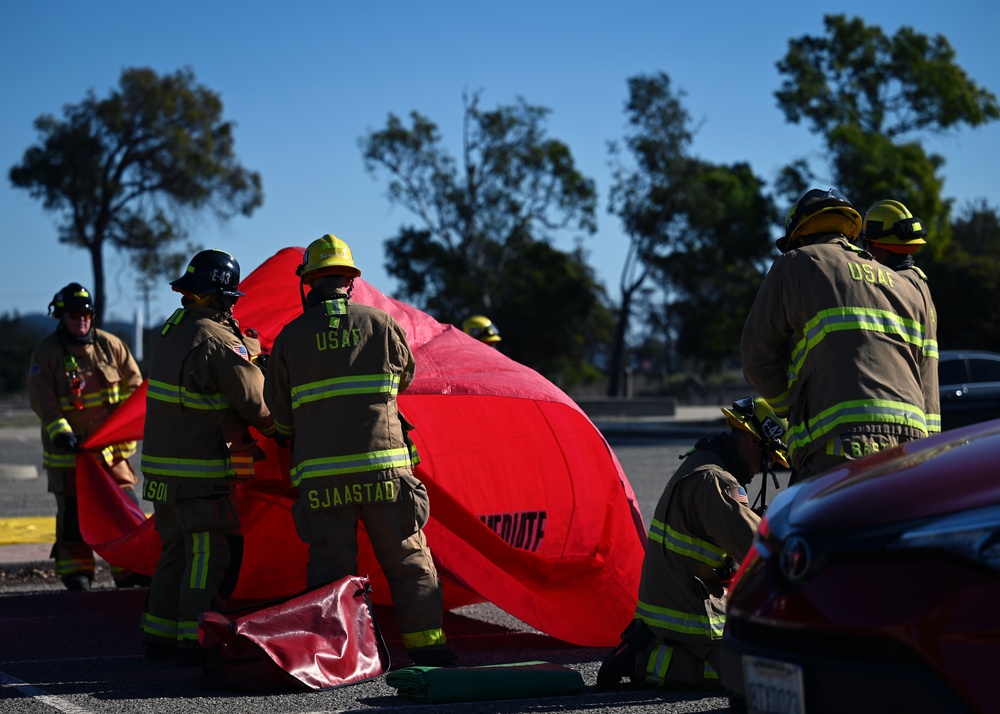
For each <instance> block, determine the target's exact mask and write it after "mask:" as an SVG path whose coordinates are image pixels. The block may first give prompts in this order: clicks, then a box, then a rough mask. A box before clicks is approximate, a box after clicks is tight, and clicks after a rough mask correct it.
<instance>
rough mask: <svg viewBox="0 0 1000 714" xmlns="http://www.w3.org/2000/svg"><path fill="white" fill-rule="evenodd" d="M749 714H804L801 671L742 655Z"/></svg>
mask: <svg viewBox="0 0 1000 714" xmlns="http://www.w3.org/2000/svg"><path fill="white" fill-rule="evenodd" d="M743 683H744V685H745V687H746V698H747V713H748V714H805V711H806V699H805V691H804V688H803V686H802V668H801V667H800V666H798V665H797V664H792V663H790V662H778V661H776V660H773V659H764V658H763V657H752V656H750V655H743Z"/></svg>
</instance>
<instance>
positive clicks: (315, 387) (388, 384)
mask: <svg viewBox="0 0 1000 714" xmlns="http://www.w3.org/2000/svg"><path fill="white" fill-rule="evenodd" d="M398 391H399V375H397V374H358V375H351V376H347V377H334V378H333V379H321V380H319V381H318V382H307V383H306V384H302V385H299V386H297V387H292V409H297V408H298V407H301V406H302V405H303V404H306V403H308V402H316V401H319V400H320V399H329V398H331V397H343V396H347V395H349V394H391V395H392V396H395V395H396V393H397V392H398Z"/></svg>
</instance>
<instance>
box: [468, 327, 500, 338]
mask: <svg viewBox="0 0 1000 714" xmlns="http://www.w3.org/2000/svg"><path fill="white" fill-rule="evenodd" d="M469 334H470V335H472V336H473V337H475V338H476V339H482V338H483V337H494V336H496V335H499V334H500V330H498V329H497V328H496V325H490V326H489V327H473V328H472V329H471V330H469Z"/></svg>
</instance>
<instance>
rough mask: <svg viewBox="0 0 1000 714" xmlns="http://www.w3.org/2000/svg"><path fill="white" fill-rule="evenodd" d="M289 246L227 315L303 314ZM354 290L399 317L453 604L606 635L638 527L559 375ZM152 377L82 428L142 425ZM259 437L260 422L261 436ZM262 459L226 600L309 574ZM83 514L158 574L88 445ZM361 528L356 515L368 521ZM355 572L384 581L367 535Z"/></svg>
mask: <svg viewBox="0 0 1000 714" xmlns="http://www.w3.org/2000/svg"><path fill="white" fill-rule="evenodd" d="M301 261H302V249H301V248H285V249H283V250H281V251H279V252H278V253H277V254H275V255H274V256H273V257H272V258H270V259H269V260H267V261H266V262H265V263H264V264H263V265H261V266H260V267H259V268H258V269H257V270H255V271H254V272H253V273H252V274H250V275H249V276H247V278H246V279H245V280H244V281H243V283H242V284H241V285H240V288H241V290H243V291H244V292H245V293H246V295H247V296H246V297H244V298H241V299H240V301H239V303H238V305H237V307H236V310H235V313H236V317H237V318H238V319H239V322H240V326H241V327H243V328H248V327H252V328H254V329H256V330H257V331H258V333H259V335H260V339H261V342H262V344H263V345H264V347H265V349H266V348H269V347H270V345H271V344H272V342H273V341H274V338H275V337H276V336H277V334H278V332H279V331H280V330H281V328H282V327H283V326H284V325H285V324H286V323H287V322H289V321H291V320H292V319H294V318H295V317H296V316H298V315H299V314H301V312H302V306H301V302H300V298H299V287H298V278H297V277H296V276H295V267H296V266H297V265H298V264H300V263H301ZM352 300H353V301H354V302H357V303H363V304H366V305H373V306H375V307H378V308H381V309H382V310H385V311H386V312H388V313H389V314H391V315H392V316H393V317H394V318H395V319H396V320H397V321H398V322H399V323H400V325H401V326H402V327H403V329H404V330H405V331H406V335H407V339H408V340H409V342H410V346H411V348H412V349H413V352H414V357H415V360H416V364H417V373H416V378H415V379H414V381H413V384H412V385H411V386H410V388H409V389H407V390H406V391H405V392H403V393H402V394H400V397H399V404H400V407H401V410H402V412H403V413H404V414H405V415H406V417H407V419H408V420H409V421H410V422H412V423H413V424H415V425H416V427H417V428H416V430H415V431H414V432H412V435H413V440H414V442H415V443H416V445H417V448H418V451H419V454H420V458H421V463H420V465H419V466H418V467H417V469H416V474H417V476H418V477H419V478H420V479H421V480H422V481H423V482H424V483H425V484H426V486H427V490H428V492H429V494H430V499H431V519H430V522H429V523H428V524H427V527H426V529H425V532H426V534H427V540H428V542H429V543H430V546H431V549H432V550H433V552H434V556H435V561H436V562H437V563H438V568H439V571H440V573H441V575H442V577H443V579H444V581H445V601H446V605H447V606H448V607H449V608H451V607H457V606H459V605H464V604H470V603H474V602H482V601H483V600H487V601H489V602H492V603H494V604H495V605H497V606H498V607H500V608H502V609H503V610H505V611H506V612H508V613H510V614H511V615H514V616H515V617H517V618H518V619H520V620H522V621H524V622H526V623H527V624H529V625H531V626H532V627H535V628H537V629H538V630H540V631H542V632H544V633H546V634H548V635H551V636H553V637H557V638H559V639H562V640H565V641H566V642H570V643H573V644H578V645H584V646H613V645H615V644H617V642H618V640H619V635H620V633H621V631H622V630H623V629H624V627H625V626H626V625H627V624H628V622H629V621H630V620H631V619H632V615H633V611H634V608H635V598H636V591H637V588H638V584H639V574H640V570H641V565H642V556H643V548H644V544H645V533H644V528H643V524H642V517H641V515H640V513H639V507H638V504H637V502H636V499H635V495H634V494H633V492H632V488H631V486H630V485H629V483H628V480H627V478H626V477H625V474H624V473H623V471H622V469H621V465H620V464H619V463H618V460H617V458H616V457H615V455H614V452H612V450H611V449H610V447H609V446H608V444H607V442H606V441H605V439H604V437H603V436H602V435H601V433H600V432H599V431H598V430H597V428H596V427H595V426H594V425H593V423H591V421H590V419H588V418H587V416H586V415H585V414H584V413H583V412H582V411H581V410H580V408H579V407H578V406H577V405H576V404H575V403H574V402H573V401H572V400H571V399H570V398H569V397H568V396H566V395H565V394H564V393H563V392H562V391H561V390H559V389H558V388H557V387H556V386H555V385H553V384H552V383H551V382H549V381H548V380H546V379H545V378H544V377H542V376H541V375H540V374H538V373H537V372H535V371H534V370H532V369H529V368H528V367H525V366H524V365H521V364H518V363H517V362H514V361H513V360H510V359H508V358H507V357H505V356H504V355H503V354H501V353H500V352H499V351H497V350H496V349H494V348H492V347H490V346H488V345H485V344H483V343H481V342H479V341H477V340H475V339H472V338H471V337H469V336H468V335H466V334H464V333H463V332H462V331H461V330H459V329H457V328H455V327H453V326H451V325H444V324H441V323H439V322H437V321H436V320H434V319H433V318H432V317H430V316H429V315H427V314H425V313H423V312H421V311H420V310H417V309H416V308H414V307H411V306H409V305H406V304H405V303H402V302H399V301H397V300H393V299H391V298H388V297H386V296H384V295H382V294H381V293H380V292H378V291H377V290H375V289H374V288H372V287H371V286H370V285H369V284H367V283H366V282H364V281H363V280H362V279H360V278H358V279H357V280H355V289H354V294H353V297H352ZM144 415H145V385H143V388H142V389H141V390H139V391H138V392H136V393H135V394H134V395H133V396H132V397H130V398H129V400H128V401H127V402H126V403H125V404H124V405H123V406H122V407H121V408H120V409H119V410H118V411H117V412H116V413H115V414H114V415H113V416H112V418H111V419H109V420H108V421H107V422H106V423H105V424H104V425H103V426H102V428H101V429H100V430H98V432H97V433H96V434H94V435H93V436H92V437H91V438H90V439H88V440H87V442H86V447H87V448H90V449H96V448H99V447H101V446H104V445H106V444H110V443H115V442H118V441H122V440H133V439H135V440H139V439H142V427H143V418H144ZM257 436H259V435H257ZM258 443H259V444H260V446H261V448H263V449H264V451H265V452H266V453H267V459H266V460H264V461H260V462H257V464H256V473H257V477H256V479H255V480H254V481H253V482H251V483H247V484H244V485H241V486H240V487H239V491H240V509H241V520H242V523H243V530H244V535H245V539H246V546H245V556H244V561H243V568H242V571H241V574H240V580H239V584H238V586H237V589H236V592H235V593H234V596H233V597H234V600H235V601H238V602H241V603H249V602H260V601H263V600H268V599H273V598H280V597H286V596H289V595H292V594H294V593H297V592H300V591H301V590H303V589H304V588H305V566H306V561H307V552H306V547H305V546H304V545H303V544H302V543H301V541H300V540H299V538H298V536H297V535H296V532H295V527H294V525H293V523H292V518H291V503H292V500H293V498H294V495H295V494H294V492H293V491H292V490H291V488H290V486H289V482H288V450H287V449H278V448H277V447H276V445H275V444H274V442H273V441H272V440H270V439H264V438H258ZM77 465H78V469H79V470H80V471H79V472H80V473H81V474H85V475H83V476H82V477H81V478H79V479H78V482H79V483H78V491H79V505H80V525H81V530H82V532H83V535H84V537H85V539H86V540H87V542H88V543H90V544H91V545H92V547H93V548H94V549H95V550H96V551H97V552H98V553H99V554H100V555H101V556H102V557H103V558H105V559H106V560H107V561H108V562H110V563H112V564H115V565H119V566H121V567H124V568H128V569H131V570H135V571H137V572H142V573H147V574H152V572H153V569H154V568H155V565H156V559H157V557H158V555H159V548H160V542H159V537H158V535H157V534H156V532H155V530H154V528H153V526H154V524H153V519H152V518H150V519H149V520H147V519H146V517H145V515H144V514H143V513H142V511H141V510H139V509H138V508H137V507H136V506H135V505H134V504H132V503H131V502H130V501H129V500H128V499H127V498H125V497H124V496H123V495H122V494H121V492H120V491H119V490H118V489H117V487H116V486H115V485H114V483H113V482H112V481H111V478H110V476H108V475H107V474H106V473H105V472H104V471H103V469H101V467H100V466H99V465H98V462H97V461H96V460H94V458H93V457H92V456H91V455H89V454H81V455H80V456H79V457H78V459H77ZM362 530H363V527H362ZM360 540H361V553H360V560H359V566H360V567H359V574H360V575H363V576H365V575H367V576H369V577H370V579H371V583H372V588H373V593H372V600H373V601H374V602H376V603H379V604H388V603H389V602H390V600H389V594H388V588H387V586H386V585H385V579H384V577H383V576H382V573H381V570H380V568H379V566H378V563H377V561H376V560H375V558H374V555H373V554H372V552H371V548H370V546H368V544H367V539H366V538H365V537H364V536H362V537H361V539H360Z"/></svg>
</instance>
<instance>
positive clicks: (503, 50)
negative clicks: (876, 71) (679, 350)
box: [0, 0, 1000, 321]
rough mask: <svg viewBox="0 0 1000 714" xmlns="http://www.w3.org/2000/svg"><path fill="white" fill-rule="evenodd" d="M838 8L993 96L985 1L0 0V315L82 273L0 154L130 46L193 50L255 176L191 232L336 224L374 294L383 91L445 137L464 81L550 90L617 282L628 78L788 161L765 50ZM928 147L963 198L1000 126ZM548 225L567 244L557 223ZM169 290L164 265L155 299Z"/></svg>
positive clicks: (269, 248) (240, 252)
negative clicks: (235, 201) (652, 82)
mask: <svg viewBox="0 0 1000 714" xmlns="http://www.w3.org/2000/svg"><path fill="white" fill-rule="evenodd" d="M841 12H842V13H845V14H847V15H848V16H860V17H861V18H862V19H863V20H864V21H865V22H866V23H868V24H874V25H879V26H881V27H882V28H883V30H884V31H885V32H886V33H887V34H892V33H894V32H895V31H896V30H897V29H898V27H899V26H900V25H904V24H905V25H909V26H912V27H913V28H915V29H916V30H917V31H919V32H922V33H925V34H929V35H933V34H937V33H941V34H943V35H945V36H946V37H947V38H948V40H949V41H950V42H951V44H952V46H953V47H954V48H955V50H956V52H957V61H958V63H959V65H961V66H962V67H963V68H964V69H965V71H966V72H967V73H968V74H969V76H970V77H971V78H972V79H973V80H975V81H976V82H977V83H979V84H980V85H981V86H985V87H986V88H987V89H989V90H991V91H992V92H994V94H998V95H1000V54H998V50H997V40H996V29H997V27H998V25H1000V4H998V3H997V2H996V0H974V1H963V0H957V1H954V2H941V0H916V1H915V2H895V1H892V2H885V1H880V2H871V1H870V0H869V1H866V2H840V3H837V2H830V3H802V2H787V1H785V0H781V1H771V0H768V1H767V2H757V3H747V2H739V3H737V2H715V3H694V2H685V3H681V2H670V1H668V0H658V1H643V2H638V1H630V0H616V1H615V2H611V1H608V2H590V1H588V0H577V1H575V2H554V1H553V2H540V1H539V0H533V1H531V2H525V1H523V0H508V1H507V2H502V3H485V2H476V1H474V0H473V1H470V0H464V1H463V2H458V1H452V0H449V1H448V2H436V1H434V0H426V1H425V2H418V3H417V2H406V3H404V2H381V3H374V2H373V3H361V2H356V3H348V2H333V1H329V2H287V3H275V2H266V3H265V2H259V1H258V0H245V1H243V2H211V1H205V0H202V1H201V2H190V1H189V0H173V2H169V3H165V2H161V3H152V2H135V0H128V1H124V0H102V1H100V2H71V1H70V0H62V1H59V2H56V1H54V0H32V1H31V2H3V3H0V61H2V67H3V69H2V75H0V96H2V97H3V110H2V111H0V169H2V171H3V175H2V180H0V217H2V227H3V231H4V240H3V245H4V259H3V260H2V261H0V314H4V313H10V312H13V311H14V310H17V311H18V312H20V313H21V314H27V313H32V312H44V311H45V308H46V305H47V304H48V302H49V300H50V299H51V297H52V295H53V293H54V292H55V291H56V290H57V289H58V288H60V287H62V286H63V285H65V284H66V283H68V282H70V281H74V280H76V281H79V282H82V283H83V284H85V285H87V286H90V287H93V279H92V272H91V268H90V263H89V254H88V253H86V252H85V251H83V250H79V249H70V248H68V247H66V246H62V245H60V244H59V243H58V242H57V241H56V232H55V227H54V220H53V216H51V215H49V214H47V213H46V212H45V211H44V210H43V209H42V206H41V204H40V203H39V202H38V201H35V200H33V199H31V198H30V197H29V195H28V193H27V192H26V191H23V190H15V189H13V188H12V187H11V184H10V180H9V178H8V172H9V170H10V167H11V166H13V165H14V164H16V163H18V162H19V161H20V160H21V158H22V156H23V153H24V151H25V149H27V148H28V147H29V146H30V145H32V144H33V143H35V142H36V141H37V138H38V137H37V134H36V133H35V131H34V128H33V126H32V122H33V121H34V119H35V118H36V117H38V116H39V115H41V114H44V113H51V114H55V115H57V116H60V115H61V110H62V107H63V105H65V104H68V103H78V102H79V101H81V100H82V99H83V98H84V96H85V94H86V92H87V90H89V89H93V90H95V92H96V93H97V95H98V96H99V97H104V96H106V95H107V94H108V92H109V91H110V90H111V89H112V88H113V87H115V86H116V85H117V82H118V78H119V75H120V73H121V71H122V69H124V68H127V67H150V68H152V69H154V70H156V71H157V72H160V73H168V72H173V71H175V70H177V69H180V68H183V67H190V68H191V69H192V70H193V72H194V75H195V78H196V80H197V81H198V82H199V83H201V84H204V85H206V86H207V87H209V88H211V89H213V90H214V91H217V92H218V93H220V94H221V96H222V100H223V103H224V107H225V108H224V117H225V118H226V119H229V120H232V121H234V122H236V124H237V129H236V152H237V154H238V156H239V158H240V160H241V162H242V163H243V165H244V166H246V167H247V168H249V169H252V170H255V171H258V172H260V174H261V175H262V178H263V183H264V191H265V201H264V205H263V207H262V208H261V209H259V210H258V211H257V212H256V213H255V214H254V215H253V216H252V217H251V218H250V219H242V218H241V219H236V220H233V221H231V222H228V223H226V224H223V225H219V224H218V223H217V222H216V221H215V220H214V219H213V218H209V217H206V218H205V219H204V220H203V221H201V222H199V223H198V224H196V225H195V226H194V230H193V231H192V236H191V238H192V240H193V241H195V242H197V243H199V244H201V245H203V246H204V247H209V248H221V249H223V250H227V251H229V252H231V253H233V254H234V255H235V256H236V258H237V259H238V260H239V262H240V264H241V266H242V269H243V272H244V274H248V273H249V272H250V271H251V270H253V269H254V268H255V267H257V266H258V265H260V264H261V263H262V262H263V261H264V260H266V259H267V258H268V257H270V256H271V255H273V254H274V253H275V252H276V251H277V250H279V249H280V248H282V247H285V246H305V245H306V244H308V243H309V242H310V241H311V240H313V239H314V238H318V237H319V236H320V235H322V234H323V233H327V232H332V233H335V234H336V235H338V236H339V237H341V238H343V239H344V240H346V241H347V242H348V243H349V244H350V245H351V247H352V248H353V249H354V255H355V259H356V261H357V263H358V264H359V266H360V267H361V268H362V270H363V271H364V277H365V279H367V280H368V281H369V282H370V283H372V284H373V285H374V286H375V287H377V288H379V289H380V290H382V291H383V292H385V293H387V294H390V295H391V294H392V293H393V289H394V287H395V285H394V284H393V281H392V280H391V279H390V278H389V277H388V275H387V274H386V273H385V270H384V268H383V264H384V255H383V243H384V240H385V239H386V238H387V237H390V236H392V235H394V234H395V233H396V231H397V229H398V227H399V226H400V225H402V224H406V223H416V220H415V219H414V218H413V217H412V216H411V215H409V214H408V213H407V212H406V211H404V210H403V209H401V208H398V207H396V208H392V207H391V206H390V204H389V202H388V201H387V199H386V198H385V183H384V181H375V180H373V179H372V178H370V177H369V176H368V174H366V173H365V171H364V167H363V165H362V161H361V154H360V151H359V149H358V145H357V140H358V138H359V137H361V136H363V135H364V134H366V132H368V131H370V130H376V129H380V128H382V127H383V126H384V125H385V121H386V118H387V116H388V115H389V113H390V112H391V113H394V114H396V115H398V116H401V117H405V116H406V115H408V113H409V112H410V111H412V110H416V111H419V112H420V113H421V114H423V115H425V116H427V117H429V118H430V119H431V120H432V121H434V122H435V123H437V124H438V126H439V128H440V129H441V132H442V134H443V136H444V139H445V141H446V143H447V145H448V147H449V149H450V150H451V151H452V153H453V154H455V155H457V153H458V147H459V141H460V127H461V124H460V121H461V117H462V92H463V91H464V90H481V91H482V105H483V106H484V107H485V108H493V107H495V106H497V105H499V104H510V103H513V102H514V101H516V99H517V97H519V96H521V97H524V98H525V99H526V100H527V101H528V102H529V103H532V104H537V105H542V106H546V107H548V108H550V109H551V112H552V113H551V114H550V117H549V121H548V123H547V128H548V132H549V135H550V136H551V137H553V138H557V139H560V140H562V141H564V142H566V143H567V144H568V145H569V146H570V149H571V150H572V152H573V154H574V156H575V158H576V161H577V164H578V167H579V168H580V170H581V171H582V172H583V173H584V174H586V175H588V176H590V177H591V178H593V179H594V180H595V181H596V183H597V188H598V191H599V195H600V207H599V214H598V228H599V230H598V233H597V234H596V235H594V236H593V237H591V238H588V239H586V241H585V247H586V248H587V250H588V251H589V256H590V263H591V264H592V265H593V266H595V268H596V269H597V273H598V276H599V277H600V278H601V280H602V281H603V282H604V284H605V286H606V287H607V288H608V290H609V293H610V294H611V295H612V297H616V295H617V285H618V278H619V274H620V271H621V268H622V264H623V261H624V256H625V248H626V245H627V243H626V239H625V237H624V235H623V233H622V231H621V227H620V225H619V222H618V220H617V219H616V218H615V217H614V216H611V215H610V214H608V213H607V199H608V189H609V186H610V178H609V170H608V153H607V148H606V145H607V142H608V141H609V140H616V139H620V138H621V137H622V134H623V130H624V127H625V116H624V113H623V104H624V101H625V99H626V94H627V86H626V80H627V79H628V78H629V77H632V76H635V75H638V74H650V73H653V72H658V71H664V72H666V73H667V74H669V75H670V77H671V79H672V81H673V83H674V85H675V86H676V87H678V88H680V89H682V90H683V91H685V92H686V99H685V105H686V107H687V109H688V111H689V112H690V113H691V115H692V116H693V117H694V119H695V120H696V121H698V122H703V125H702V127H701V129H700V131H699V133H698V134H697V136H696V138H695V142H694V145H693V147H692V148H693V152H694V153H695V154H697V155H699V156H701V157H702V158H704V159H706V160H709V161H715V162H720V163H721V162H726V163H730V162H735V161H747V162H749V163H750V165H751V166H752V168H753V170H754V172H755V173H756V174H757V175H758V176H760V177H762V178H763V179H765V180H766V181H768V182H770V181H772V180H773V179H774V177H775V175H776V172H777V170H778V169H779V167H781V166H782V165H783V164H785V163H787V162H789V161H791V160H792V159H794V158H797V157H799V156H801V155H805V154H813V155H814V154H817V152H819V150H820V148H821V145H820V141H819V139H818V137H816V136H813V135H811V134H809V133H808V131H807V130H806V129H805V128H803V127H801V126H792V125H789V124H786V123H785V121H784V117H783V115H782V114H781V112H780V111H779V110H778V109H777V107H776V103H775V99H774V91H775V90H776V89H777V88H778V86H779V84H780V77H779V75H778V72H777V69H776V67H775V63H776V62H777V61H778V60H779V59H780V58H781V57H783V56H784V54H785V52H786V50H787V45H788V40H789V39H790V38H793V37H799V36H802V35H804V34H813V35H819V34H821V33H822V16H823V14H824V13H841ZM927 147H928V148H929V149H930V150H932V151H934V152H936V153H939V154H941V155H943V156H944V157H945V158H946V159H947V164H946V166H945V170H944V175H945V177H946V183H945V187H944V193H945V195H946V196H948V197H953V198H955V199H956V204H957V205H958V206H962V205H964V204H965V202H967V201H970V200H974V199H980V198H985V199H986V200H987V201H989V203H990V204H991V205H994V206H996V205H997V204H998V203H1000V169H998V167H1000V125H997V124H994V125H992V126H989V127H987V128H981V129H977V130H963V131H961V132H959V133H957V134H953V135H949V136H947V137H943V138H933V139H929V140H928V142H927ZM560 244H561V246H562V247H564V248H568V247H570V246H571V245H572V236H569V235H567V236H564V237H563V238H562V239H561V243H560ZM105 266H106V270H107V275H108V290H109V294H108V305H107V306H106V307H107V309H108V314H109V315H110V316H113V317H118V318H124V319H131V317H132V315H133V314H134V310H135V307H136V305H137V303H138V301H137V296H136V291H135V284H136V280H135V276H134V275H133V273H132V271H131V270H130V269H129V268H128V267H127V266H128V264H127V262H126V261H125V260H124V259H123V258H121V257H119V256H116V255H114V254H112V255H108V256H107V257H106V260H105ZM177 304H178V296H177V294H176V293H171V292H170V290H169V288H168V287H166V286H164V288H163V289H162V290H159V291H157V293H156V294H155V295H154V299H153V302H152V304H151V308H152V310H151V312H152V317H153V319H154V320H157V321H158V320H160V319H162V318H163V317H165V316H166V315H167V314H169V312H170V311H171V310H172V309H173V308H174V307H176V306H177Z"/></svg>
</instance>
